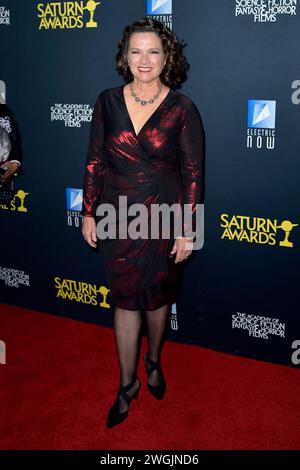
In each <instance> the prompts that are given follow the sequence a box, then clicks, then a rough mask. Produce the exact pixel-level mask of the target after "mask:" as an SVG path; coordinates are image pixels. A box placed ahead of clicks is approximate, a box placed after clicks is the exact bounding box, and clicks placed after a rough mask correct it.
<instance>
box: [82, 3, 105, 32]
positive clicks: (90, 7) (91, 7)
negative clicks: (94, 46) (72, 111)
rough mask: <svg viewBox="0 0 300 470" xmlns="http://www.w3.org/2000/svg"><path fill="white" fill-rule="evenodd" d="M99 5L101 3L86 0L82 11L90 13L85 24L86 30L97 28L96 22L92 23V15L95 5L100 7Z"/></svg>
mask: <svg viewBox="0 0 300 470" xmlns="http://www.w3.org/2000/svg"><path fill="white" fill-rule="evenodd" d="M100 3H101V2H95V1H94V0H88V2H86V6H85V7H84V9H85V10H88V11H89V12H90V19H89V21H88V22H87V24H86V27H87V28H97V26H98V23H97V21H94V13H95V10H96V7H97V5H100Z"/></svg>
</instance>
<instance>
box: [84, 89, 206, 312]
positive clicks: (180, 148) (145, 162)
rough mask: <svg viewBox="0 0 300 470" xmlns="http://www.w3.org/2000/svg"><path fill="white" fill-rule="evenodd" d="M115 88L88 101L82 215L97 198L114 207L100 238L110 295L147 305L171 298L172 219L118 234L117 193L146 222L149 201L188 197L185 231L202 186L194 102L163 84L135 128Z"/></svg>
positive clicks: (175, 285) (174, 271)
mask: <svg viewBox="0 0 300 470" xmlns="http://www.w3.org/2000/svg"><path fill="white" fill-rule="evenodd" d="M123 89H124V86H119V87H116V88H111V89H108V90H105V91H103V92H102V93H100V95H99V96H98V99H97V101H96V104H95V107H94V111H93V116H92V122H91V129H90V142H89V148H88V155H87V162H86V172H85V180H84V187H83V209H82V215H84V216H93V217H95V216H96V210H97V208H98V206H99V204H101V205H102V204H104V203H109V204H112V206H113V207H114V208H116V223H115V225H114V228H116V231H115V232H114V233H115V234H116V237H117V238H107V239H104V240H100V247H102V253H103V257H104V266H105V271H106V276H107V280H108V283H109V288H110V291H111V292H110V295H111V303H112V304H113V305H114V306H116V307H120V308H124V309H127V310H139V309H147V310H154V309H157V308H159V307H161V306H163V305H165V304H167V303H168V304H170V303H174V302H175V301H176V299H177V297H178V293H179V287H180V282H181V264H182V263H175V262H174V261H175V256H173V257H170V252H171V249H172V246H173V244H174V238H175V236H174V234H175V232H174V220H173V223H172V222H171V225H170V236H169V238H164V237H163V236H161V234H162V232H161V230H159V234H160V235H159V236H158V238H136V239H133V238H132V237H130V236H127V238H122V237H121V236H119V235H118V234H119V232H118V229H119V225H121V223H120V220H119V217H118V215H119V214H121V209H120V207H121V206H120V200H121V199H122V198H121V199H120V196H126V197H127V199H126V204H127V207H128V208H129V207H130V205H131V204H134V203H141V204H143V205H144V207H146V208H147V211H148V224H149V227H150V226H151V205H153V204H159V205H160V204H163V203H166V204H168V205H169V206H170V205H172V204H174V203H178V204H180V206H181V207H183V204H188V205H189V206H188V207H190V209H191V212H192V222H191V223H184V224H183V229H184V233H183V234H182V235H183V236H184V235H185V236H189V235H191V230H195V220H196V219H195V216H196V204H199V203H200V196H201V188H202V166H203V165H202V163H203V147H204V145H203V140H204V139H203V127H202V123H201V119H200V116H199V113H198V110H197V108H196V106H195V105H194V103H193V102H192V101H191V100H190V99H189V98H188V97H186V96H184V95H182V94H181V93H179V92H178V91H176V90H173V89H172V88H170V90H169V92H168V94H167V95H166V97H165V98H164V99H163V101H162V102H161V103H160V105H159V106H158V107H157V108H156V110H155V111H154V112H153V113H152V115H151V116H150V117H149V119H148V120H147V122H146V123H145V124H144V125H143V127H142V128H141V129H140V131H139V133H138V134H136V132H135V130H134V127H133V124H132V121H131V118H130V116H129V113H128V109H127V105H126V102H125V98H124V90H123ZM123 200H125V199H124V198H123ZM123 209H124V207H123ZM128 214H129V212H128ZM174 217H176V216H174ZM120 219H121V217H120ZM100 220H101V217H100V218H97V217H96V221H98V223H99V222H100ZM102 220H103V218H102ZM131 220H132V218H131V217H130V216H128V223H129V222H130V221H131ZM112 223H113V222H112ZM149 230H150V229H149ZM97 233H98V231H97ZM149 233H150V231H149Z"/></svg>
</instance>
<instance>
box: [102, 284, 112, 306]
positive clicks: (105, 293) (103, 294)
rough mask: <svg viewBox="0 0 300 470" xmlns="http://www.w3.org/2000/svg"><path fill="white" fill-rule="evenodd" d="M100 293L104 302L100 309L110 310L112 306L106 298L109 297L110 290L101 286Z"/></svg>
mask: <svg viewBox="0 0 300 470" xmlns="http://www.w3.org/2000/svg"><path fill="white" fill-rule="evenodd" d="M99 292H100V294H102V296H103V300H102V302H100V307H105V308H109V307H110V305H109V304H108V303H107V302H106V297H107V294H108V293H109V289H107V287H105V286H101V287H100V289H99Z"/></svg>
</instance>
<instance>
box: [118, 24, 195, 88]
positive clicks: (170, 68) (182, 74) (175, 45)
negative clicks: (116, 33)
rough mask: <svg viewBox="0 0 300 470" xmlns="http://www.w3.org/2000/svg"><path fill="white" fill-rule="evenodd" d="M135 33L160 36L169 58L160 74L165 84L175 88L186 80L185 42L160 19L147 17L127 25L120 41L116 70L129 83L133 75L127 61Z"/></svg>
mask: <svg viewBox="0 0 300 470" xmlns="http://www.w3.org/2000/svg"><path fill="white" fill-rule="evenodd" d="M133 33H155V34H157V36H159V38H160V40H161V42H162V47H163V51H164V54H165V56H166V58H167V61H166V65H165V66H164V68H163V70H162V72H161V75H160V80H161V82H162V83H163V84H164V85H167V86H169V87H171V88H175V87H178V86H179V85H180V84H181V83H182V82H184V81H185V80H186V71H187V69H188V67H189V64H188V63H187V60H186V58H185V57H184V55H183V53H182V49H183V47H184V46H185V44H183V43H182V42H180V41H179V39H178V38H177V36H176V34H174V33H173V32H172V31H171V30H170V29H169V28H167V27H166V26H165V25H164V24H162V23H161V22H160V21H157V20H155V19H152V18H148V17H145V18H142V19H141V20H138V21H135V22H134V23H133V24H132V25H130V26H126V27H125V28H124V31H123V37H122V39H121V40H120V41H119V43H118V48H119V52H118V54H117V56H116V61H117V67H116V70H117V71H118V73H119V74H120V75H122V76H123V78H124V80H125V81H126V82H127V83H129V82H131V81H132V80H133V75H132V73H131V71H130V68H129V66H128V63H127V54H128V48H129V40H130V37H131V35H132V34H133Z"/></svg>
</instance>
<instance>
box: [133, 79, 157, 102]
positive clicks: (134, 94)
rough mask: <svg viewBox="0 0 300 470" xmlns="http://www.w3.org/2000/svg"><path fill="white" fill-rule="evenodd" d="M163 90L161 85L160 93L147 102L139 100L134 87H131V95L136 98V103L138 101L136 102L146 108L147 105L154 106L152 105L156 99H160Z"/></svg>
mask: <svg viewBox="0 0 300 470" xmlns="http://www.w3.org/2000/svg"><path fill="white" fill-rule="evenodd" d="M161 90H162V86H161V84H160V86H159V90H158V93H157V94H156V95H155V96H154V97H153V98H151V99H150V100H148V101H147V100H141V98H139V97H138V96H137V95H136V93H135V92H134V91H133V86H132V85H130V91H131V95H132V96H133V97H134V99H135V101H136V102H140V103H141V105H142V106H144V105H145V104H148V103H151V104H152V103H153V102H154V100H156V99H157V98H158V97H159V95H160V93H161Z"/></svg>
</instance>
